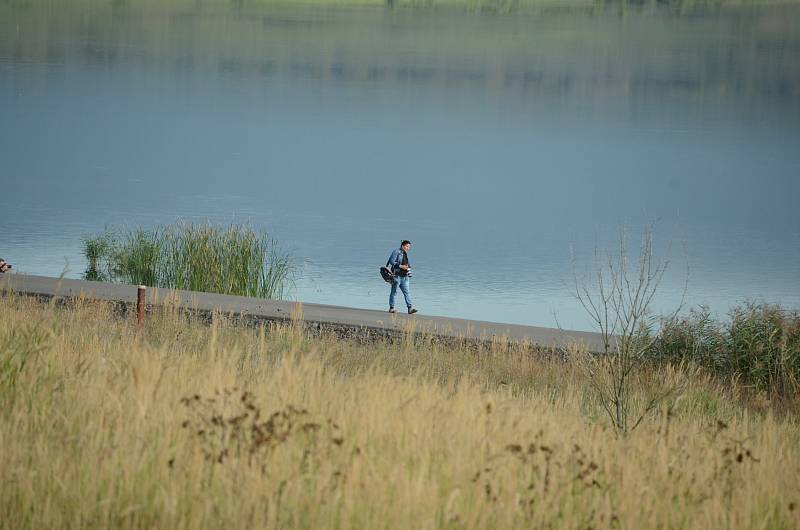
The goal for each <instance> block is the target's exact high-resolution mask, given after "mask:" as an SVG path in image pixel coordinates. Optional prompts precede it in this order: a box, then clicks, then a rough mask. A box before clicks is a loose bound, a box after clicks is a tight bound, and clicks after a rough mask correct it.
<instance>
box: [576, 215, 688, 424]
mask: <svg viewBox="0 0 800 530" xmlns="http://www.w3.org/2000/svg"><path fill="white" fill-rule="evenodd" d="M627 239H628V237H627V233H626V230H625V229H624V228H623V229H622V230H621V231H620V237H619V242H618V243H619V247H618V249H617V252H616V253H612V252H606V253H602V252H601V251H600V250H599V249H597V248H595V253H594V257H595V260H594V263H595V266H594V268H595V270H594V271H593V276H592V277H587V278H589V279H586V280H581V279H580V278H579V277H578V274H577V273H575V272H574V273H573V277H574V280H575V296H576V298H577V299H578V301H579V302H580V304H581V305H582V306H583V308H584V309H585V310H586V312H587V313H588V314H589V317H590V318H591V319H592V321H593V323H594V325H595V326H596V327H597V328H598V331H599V332H600V334H601V335H602V341H603V351H602V352H598V353H597V354H596V355H587V356H586V357H585V358H584V360H583V361H582V362H581V365H582V366H583V368H584V369H585V371H586V373H587V376H588V380H589V382H590V384H591V385H592V387H593V389H594V390H595V391H596V394H597V397H598V399H599V401H600V404H601V406H602V408H603V410H605V412H606V413H607V414H608V417H609V418H610V420H611V422H612V424H613V425H614V428H615V429H616V430H617V432H619V433H621V434H626V433H628V432H630V431H632V430H633V429H635V428H636V427H637V426H638V425H639V424H640V423H641V422H642V420H643V419H644V418H645V417H646V416H647V415H648V414H649V413H650V412H652V411H653V410H654V409H655V408H656V407H657V406H658V405H659V403H661V402H662V401H663V400H665V399H666V398H668V397H669V396H671V395H675V394H677V393H679V391H680V388H681V378H680V377H668V378H664V379H663V380H662V381H661V384H660V386H661V388H660V389H658V390H656V391H653V392H651V393H650V394H651V395H650V397H648V398H647V399H646V400H644V402H637V401H636V399H635V397H634V396H635V393H634V392H633V390H634V388H636V387H637V385H638V384H640V383H642V382H643V378H642V376H643V375H644V373H643V368H644V367H645V365H646V364H647V361H648V359H649V356H648V354H649V353H650V352H651V350H652V347H653V345H654V343H655V341H656V340H657V337H658V335H657V333H656V332H655V329H656V327H657V325H658V322H659V320H660V318H663V317H658V316H655V315H653V313H652V311H651V306H652V303H653V300H654V298H655V296H656V293H657V292H658V289H659V286H660V285H661V281H662V280H663V278H664V273H665V272H666V270H667V266H668V265H669V261H668V260H666V259H664V260H658V259H657V258H656V257H655V252H654V247H653V229H652V226H648V227H647V228H646V229H645V230H644V231H643V233H642V240H641V247H640V250H639V257H638V261H635V262H632V260H631V259H630V258H629V254H628V243H627ZM574 263H575V258H574V255H573V267H574ZM573 270H574V268H573ZM687 278H688V275H687ZM685 294H686V287H685V286H684V291H683V296H682V297H681V302H680V303H679V304H678V307H677V308H675V310H674V312H673V313H671V314H670V315H669V316H668V317H667V318H670V317H674V316H675V315H677V314H678V312H679V311H680V309H681V307H682V306H683V300H684V297H685Z"/></svg>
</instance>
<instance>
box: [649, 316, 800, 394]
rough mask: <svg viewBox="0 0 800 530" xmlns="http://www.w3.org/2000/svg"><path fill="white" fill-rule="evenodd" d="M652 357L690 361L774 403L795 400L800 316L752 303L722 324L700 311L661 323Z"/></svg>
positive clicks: (799, 361) (799, 373)
mask: <svg viewBox="0 0 800 530" xmlns="http://www.w3.org/2000/svg"><path fill="white" fill-rule="evenodd" d="M653 355H654V357H655V358H656V359H659V360H662V361H667V362H676V361H682V360H683V361H690V362H692V363H694V364H697V365H700V366H703V367H706V368H707V369H709V370H710V371H711V372H712V373H714V374H716V375H718V376H722V377H725V378H735V379H737V380H738V381H739V382H740V383H741V384H742V385H744V386H746V387H748V388H751V389H753V390H755V391H757V392H763V393H766V394H768V395H769V396H770V397H771V398H772V399H777V400H787V399H793V398H794V397H796V396H797V395H798V393H800V313H798V312H797V311H788V310H785V309H782V308H781V307H779V306H776V305H770V304H757V303H752V302H749V303H744V304H741V305H738V306H736V307H734V308H733V309H731V310H730V312H729V318H728V320H727V321H718V320H716V319H714V318H713V317H712V316H711V312H710V310H709V309H708V307H700V308H698V309H695V310H693V311H691V312H690V314H689V315H688V316H680V317H674V318H670V319H667V320H665V321H664V322H663V323H662V326H661V331H660V334H659V337H658V340H657V341H656V342H655V343H654V347H653Z"/></svg>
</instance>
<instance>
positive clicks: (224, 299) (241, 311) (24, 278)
mask: <svg viewBox="0 0 800 530" xmlns="http://www.w3.org/2000/svg"><path fill="white" fill-rule="evenodd" d="M6 290H10V291H14V292H17V293H19V294H25V295H36V296H42V297H46V298H49V297H53V296H59V297H78V296H83V297H85V298H89V299H97V300H106V301H111V302H123V303H135V302H136V286H133V285H119V284H112V283H103V282H90V281H85V280H68V279H59V278H50V277H45V276H32V275H24V274H0V291H6ZM165 300H170V303H175V302H177V303H178V304H179V305H180V306H181V307H187V308H191V309H195V310H200V311H214V310H219V311H222V312H225V313H232V314H235V315H243V316H252V317H256V318H261V319H266V320H288V319H290V318H292V314H293V312H294V311H296V310H298V309H299V308H298V306H300V308H302V319H303V320H304V321H305V322H306V323H311V324H322V325H334V326H345V327H350V328H357V329H363V330H377V331H381V330H389V331H408V330H413V331H414V332H418V333H430V334H433V335H437V336H442V337H448V338H465V339H472V340H482V339H484V340H485V339H492V338H507V339H509V340H511V341H527V342H530V343H532V344H534V345H538V346H542V347H563V346H566V345H568V344H576V343H577V344H582V345H584V346H586V347H587V348H588V349H589V350H590V351H601V350H602V344H603V343H602V339H601V336H600V335H599V334H598V333H588V332H583V331H567V330H559V329H553V328H541V327H535V326H521V325H516V324H499V323H494V322H483V321H479V320H465V319H460V318H447V317H437V316H427V315H421V314H419V313H418V314H416V315H407V314H403V313H397V314H394V315H390V314H389V313H388V312H386V311H375V310H369V309H355V308H351V307H338V306H331V305H322V304H305V303H303V304H301V303H299V302H288V301H283V300H267V299H260V298H247V297H244V296H230V295H221V294H213V293H199V292H194V291H181V290H171V289H157V288H150V287H148V288H147V303H148V304H152V305H155V306H157V305H159V304H163V303H164V302H165Z"/></svg>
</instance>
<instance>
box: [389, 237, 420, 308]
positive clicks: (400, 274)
mask: <svg viewBox="0 0 800 530" xmlns="http://www.w3.org/2000/svg"><path fill="white" fill-rule="evenodd" d="M409 250H411V241H409V240H407V239H404V240H403V241H402V242H400V248H398V249H395V250H393V251H392V255H391V256H389V261H387V262H386V266H387V267H389V269H391V271H392V273H393V274H394V280H392V291H391V292H390V293H389V312H390V313H397V310H396V309H395V308H394V297H395V295H397V288H398V287H400V290H401V291H403V297H404V298H405V299H406V307H408V314H409V315H413V314H414V313H416V312H417V310H416V309H414V307H413V306H412V304H411V292H410V291H409V288H408V285H409V280H408V279H409V277H410V276H411V265H409V263H408V251H409Z"/></svg>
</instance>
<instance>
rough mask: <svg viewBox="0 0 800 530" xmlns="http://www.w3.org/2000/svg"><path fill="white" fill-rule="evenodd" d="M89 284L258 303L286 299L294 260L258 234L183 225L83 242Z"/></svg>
mask: <svg viewBox="0 0 800 530" xmlns="http://www.w3.org/2000/svg"><path fill="white" fill-rule="evenodd" d="M84 255H85V257H86V260H87V262H88V267H87V269H86V272H85V274H84V277H85V278H86V279H88V280H99V281H112V282H120V283H130V284H142V285H148V286H152V287H166V288H172V289H185V290H189V291H202V292H212V293H221V294H233V295H239V296H252V297H258V298H282V297H283V296H284V295H285V294H286V291H287V289H288V287H289V284H290V282H291V279H292V274H293V265H292V261H291V259H290V257H289V256H288V255H287V254H286V253H285V252H283V251H282V250H281V249H280V248H279V247H278V245H277V243H276V242H275V241H274V240H273V239H270V238H269V237H268V236H267V235H266V234H264V233H262V232H259V231H256V230H255V229H253V228H251V227H248V226H242V225H230V226H227V227H220V226H215V225H212V224H209V223H204V224H192V223H178V224H176V225H170V226H159V227H156V228H153V229H152V230H143V229H135V230H131V231H128V232H127V233H123V234H118V233H115V232H112V231H107V232H106V233H104V234H101V235H99V236H95V237H91V238H87V239H86V240H84Z"/></svg>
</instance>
